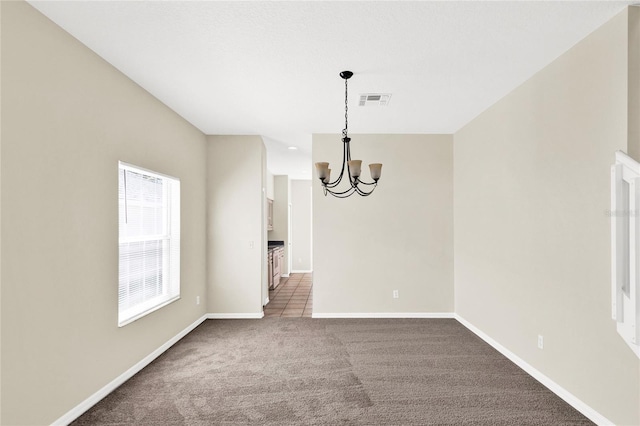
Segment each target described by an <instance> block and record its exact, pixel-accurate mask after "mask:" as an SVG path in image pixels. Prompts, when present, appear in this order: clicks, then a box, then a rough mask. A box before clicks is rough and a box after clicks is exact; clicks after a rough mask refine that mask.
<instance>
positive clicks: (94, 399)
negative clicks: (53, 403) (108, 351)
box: [52, 315, 207, 425]
mask: <svg viewBox="0 0 640 426" xmlns="http://www.w3.org/2000/svg"><path fill="white" fill-rule="evenodd" d="M206 319H207V316H206V315H203V316H202V317H200V318H199V319H197V320H196V321H195V322H194V323H193V324H191V325H190V326H188V327H187V328H185V329H184V330H182V331H181V332H180V333H178V334H176V335H175V336H174V337H172V338H171V339H169V340H168V341H167V342H166V343H165V344H163V345H162V346H160V347H159V348H158V349H156V350H155V351H153V352H151V353H150V354H149V355H147V356H146V357H144V358H143V359H142V360H140V361H139V362H138V363H136V364H135V365H134V366H133V367H131V368H129V369H128V370H127V371H125V372H124V373H122V374H121V375H119V376H118V377H116V378H115V379H113V380H112V381H111V382H109V383H108V384H107V385H105V386H104V387H103V388H102V389H100V390H99V391H97V392H96V393H94V394H93V395H91V396H90V397H89V398H87V399H85V400H84V401H82V402H81V403H80V404H78V405H77V406H76V407H74V408H72V409H71V410H69V411H68V412H67V413H66V414H64V415H63V416H62V417H60V418H59V419H58V420H56V421H54V422H53V423H52V424H53V425H68V424H69V423H71V422H72V421H74V420H75V419H77V418H78V417H80V416H81V415H82V414H84V412H85V411H87V410H88V409H89V408H91V407H93V406H94V405H96V404H97V403H98V402H99V401H100V400H102V399H103V398H104V397H105V396H107V395H109V394H110V393H111V392H113V391H114V390H116V389H117V388H118V386H120V385H122V384H123V383H124V382H126V381H127V380H129V379H130V378H132V377H133V376H134V375H135V374H136V373H138V372H139V371H140V370H142V369H143V368H145V367H146V366H147V365H149V364H151V362H152V361H153V360H154V359H156V358H158V357H159V356H160V355H162V353H164V352H165V351H166V350H167V349H169V348H170V347H171V346H173V345H174V344H176V343H177V342H178V340H180V339H182V338H183V337H184V336H186V335H187V334H189V333H190V332H191V331H193V330H194V329H195V328H196V327H197V326H199V325H200V324H202V322H203V321H204V320H206Z"/></svg>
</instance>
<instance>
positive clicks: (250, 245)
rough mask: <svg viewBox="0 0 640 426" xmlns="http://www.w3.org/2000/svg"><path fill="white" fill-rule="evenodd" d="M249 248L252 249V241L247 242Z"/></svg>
mask: <svg viewBox="0 0 640 426" xmlns="http://www.w3.org/2000/svg"><path fill="white" fill-rule="evenodd" d="M249 248H250V249H252V248H253V241H249Z"/></svg>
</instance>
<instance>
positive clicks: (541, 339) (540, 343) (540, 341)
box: [538, 334, 544, 349]
mask: <svg viewBox="0 0 640 426" xmlns="http://www.w3.org/2000/svg"><path fill="white" fill-rule="evenodd" d="M538 349H544V337H543V336H542V335H540V334H538Z"/></svg>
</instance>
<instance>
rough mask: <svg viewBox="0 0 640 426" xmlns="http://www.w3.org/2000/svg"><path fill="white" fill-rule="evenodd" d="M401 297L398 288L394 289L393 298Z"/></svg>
mask: <svg viewBox="0 0 640 426" xmlns="http://www.w3.org/2000/svg"><path fill="white" fill-rule="evenodd" d="M399 297H400V294H399V293H398V290H393V298H394V299H397V298H399Z"/></svg>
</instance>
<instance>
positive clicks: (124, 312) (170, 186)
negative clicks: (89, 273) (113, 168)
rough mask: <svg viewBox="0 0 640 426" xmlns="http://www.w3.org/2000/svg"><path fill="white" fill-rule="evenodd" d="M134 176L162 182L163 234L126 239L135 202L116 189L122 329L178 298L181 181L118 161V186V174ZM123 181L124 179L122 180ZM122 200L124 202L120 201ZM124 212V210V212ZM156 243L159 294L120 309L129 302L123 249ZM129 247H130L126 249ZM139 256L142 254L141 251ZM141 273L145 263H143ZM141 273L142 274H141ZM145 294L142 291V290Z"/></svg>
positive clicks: (120, 318)
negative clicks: (159, 263)
mask: <svg viewBox="0 0 640 426" xmlns="http://www.w3.org/2000/svg"><path fill="white" fill-rule="evenodd" d="M122 172H124V173H127V172H130V173H136V174H141V175H144V176H148V177H150V178H154V179H160V180H161V181H162V231H160V233H159V234H158V233H156V234H142V235H135V236H127V229H126V227H127V220H126V217H127V214H128V210H129V207H128V203H132V202H134V201H133V200H132V199H130V198H129V197H128V196H127V195H126V190H124V191H122V190H121V189H119V190H118V203H119V207H118V247H119V248H118V253H119V256H118V270H119V274H118V275H119V279H118V327H123V326H125V325H127V324H130V323H132V322H133V321H135V320H137V319H140V318H142V317H144V316H145V315H148V314H150V313H151V312H154V311H156V310H158V309H160V308H162V307H164V306H166V305H168V304H170V303H172V302H175V301H176V300H178V299H180V180H179V179H177V178H174V177H171V176H168V175H164V174H161V173H158V172H154V171H151V170H147V169H144V168H141V167H138V166H134V165H131V164H127V163H124V162H122V161H119V162H118V185H119V188H124V185H120V184H121V182H120V179H121V173H122ZM124 182H126V180H125V181H124ZM121 197H124V198H126V199H127V201H126V202H121ZM123 209H124V210H123ZM149 241H159V242H161V247H162V249H161V251H162V255H161V256H162V259H163V261H162V266H161V268H162V273H161V274H160V276H161V278H160V281H161V282H160V285H161V290H160V293H159V294H157V295H155V296H153V297H151V298H148V299H145V300H143V301H141V302H138V303H135V304H134V305H130V306H122V305H121V300H124V302H125V305H127V304H128V303H127V302H131V300H130V299H128V294H125V293H124V292H128V291H130V288H131V287H130V285H129V284H130V281H129V280H130V278H131V275H133V273H131V274H129V271H128V269H127V265H128V264H127V262H126V260H123V258H122V255H123V251H122V249H123V247H124V245H125V244H135V243H141V242H149ZM129 247H130V246H129ZM140 253H141V254H140V256H141V257H143V256H142V253H143V251H142V250H141V251H140ZM143 271H144V262H143ZM143 274H144V272H143ZM143 292H144V290H143Z"/></svg>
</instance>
